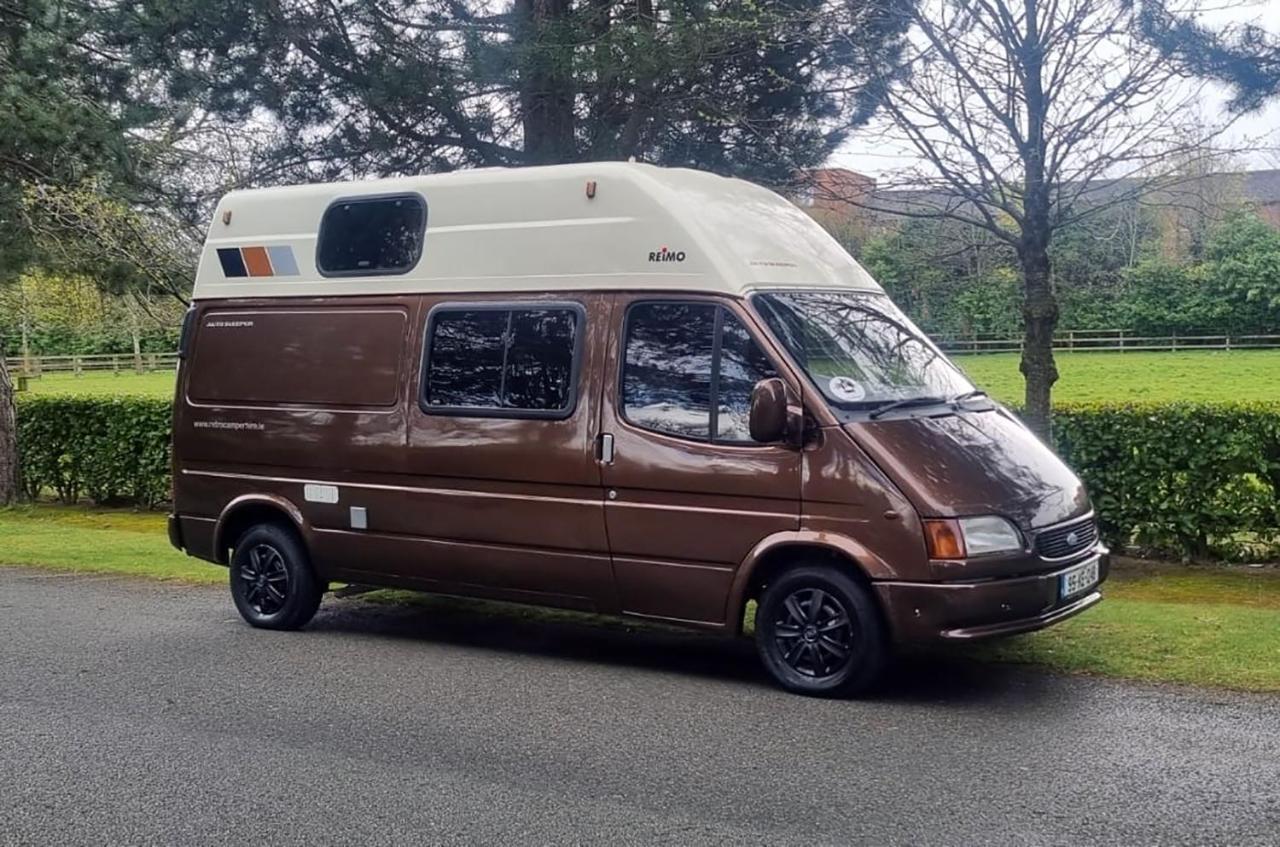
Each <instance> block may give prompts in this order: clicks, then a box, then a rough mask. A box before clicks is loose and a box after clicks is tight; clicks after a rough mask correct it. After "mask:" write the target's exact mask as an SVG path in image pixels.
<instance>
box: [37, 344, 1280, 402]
mask: <svg viewBox="0 0 1280 847" xmlns="http://www.w3.org/2000/svg"><path fill="white" fill-rule="evenodd" d="M956 362H957V363H958V364H959V365H960V367H962V368H964V369H965V371H967V372H968V373H969V376H970V377H972V378H973V380H974V381H975V382H976V383H977V384H978V385H980V386H981V387H982V388H984V389H986V390H987V391H989V392H991V393H992V394H993V395H994V396H996V397H998V398H999V399H1001V400H1004V401H1012V402H1019V401H1021V399H1022V374H1020V373H1019V372H1018V355H1017V354H1016V353H992V354H990V355H962V356H957V357H956ZM1058 369H1059V371H1061V373H1062V378H1061V379H1060V380H1059V381H1058V384H1057V385H1056V386H1055V387H1054V399H1056V400H1058V401H1060V402H1071V401H1095V400H1101V401H1124V400H1155V401H1166V400H1201V401H1215V400H1219V401H1225V400H1273V401H1274V400H1280V389H1278V388H1277V386H1280V350H1232V351H1230V352H1227V351H1220V350H1206V351H1194V350H1193V351H1189V352H1178V353H1154V352H1138V353H1060V354H1059V355H1058ZM30 386H31V388H30V391H31V393H32V394H33V395H39V394H141V395H146V396H150V397H164V398H170V397H172V396H173V373H172V372H169V371H162V372H158V373H148V374H142V375H138V374H134V373H120V374H111V373H105V374H103V373H88V374H84V375H83V376H74V375H72V374H51V375H48V376H44V377H41V378H40V379H33V380H31V383H30Z"/></svg>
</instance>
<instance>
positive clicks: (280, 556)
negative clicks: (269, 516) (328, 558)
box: [231, 523, 324, 629]
mask: <svg viewBox="0 0 1280 847" xmlns="http://www.w3.org/2000/svg"><path fill="white" fill-rule="evenodd" d="M323 593H324V589H323V587H322V585H321V584H320V583H319V582H318V581H317V580H316V577H315V574H314V573H313V572H312V570H311V563H310V561H309V559H308V558H307V551H306V548H305V547H304V546H303V544H302V541H301V539H299V538H298V535H297V533H296V532H294V531H293V529H292V528H286V527H284V526H282V525H279V524H274V523H263V524H258V525H256V526H253V527H250V528H249V529H248V530H247V531H246V532H245V533H244V534H243V535H241V536H240V539H239V540H238V541H237V542H236V545H235V548H234V551H233V552H232V556H231V598H232V599H233V600H234V601H235V604H236V609H237V610H238V611H239V612H240V616H241V617H243V618H244V619H245V620H246V621H248V622H249V623H250V624H252V625H253V626H256V627H261V628H263V629H298V628H299V627H301V626H304V625H306V623H307V621H309V620H311V618H312V617H313V616H314V615H315V613H316V610H317V609H318V608H320V597H321V595H322V594H323Z"/></svg>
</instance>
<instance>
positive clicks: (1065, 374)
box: [955, 350, 1280, 403]
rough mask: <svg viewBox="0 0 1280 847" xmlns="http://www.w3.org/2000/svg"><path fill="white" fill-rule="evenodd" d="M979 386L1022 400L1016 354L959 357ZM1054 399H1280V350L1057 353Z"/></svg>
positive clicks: (1061, 401)
mask: <svg viewBox="0 0 1280 847" xmlns="http://www.w3.org/2000/svg"><path fill="white" fill-rule="evenodd" d="M955 361H956V363H957V364H958V365H960V367H962V368H964V370H965V372H966V373H968V374H969V377H970V378H971V379H972V380H973V381H974V382H976V383H977V384H978V385H979V386H980V387H981V388H983V389H985V390H986V391H988V392H990V393H991V394H992V396H994V397H998V398H999V399H1001V400H1004V401H1006V402H1008V401H1013V402H1020V401H1021V400H1022V394H1023V383H1022V374H1021V373H1019V372H1018V354H1016V353H992V354H990V355H965V356H956V357H955ZM1057 361H1058V371H1059V373H1060V378H1059V379H1058V382H1057V384H1055V385H1054V387H1053V399H1054V401H1055V402H1059V403H1068V402H1091V401H1102V402H1117V401H1121V402H1122V401H1130V400H1132V401H1142V400H1150V401H1157V402H1166V401H1170V400H1193V401H1201V402H1215V401H1254V400H1261V401H1273V402H1274V401H1280V350H1231V351H1226V350H1198V351H1197V350H1193V351H1189V352H1177V353H1172V352H1170V353H1159V352H1137V353H1059V354H1058V355H1057Z"/></svg>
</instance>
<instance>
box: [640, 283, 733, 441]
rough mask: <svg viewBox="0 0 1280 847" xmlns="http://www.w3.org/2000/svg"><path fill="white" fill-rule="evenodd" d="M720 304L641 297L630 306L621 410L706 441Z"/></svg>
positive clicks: (643, 422) (653, 426) (646, 423)
mask: <svg viewBox="0 0 1280 847" xmlns="http://www.w3.org/2000/svg"><path fill="white" fill-rule="evenodd" d="M718 310H719V307H718V306H713V305H710V304H702V303H637V304H636V305H634V306H632V307H631V308H630V310H629V311H628V312H627V355H626V361H625V363H624V364H623V370H622V411H623V414H624V415H626V417H627V420H629V421H631V422H632V423H634V424H636V425H638V426H642V427H645V428H646V429H654V430H657V431H658V432H669V433H671V434H672V435H683V436H685V437H686V438H697V439H699V440H702V441H706V440H707V438H708V437H709V436H710V434H711V361H712V358H713V356H712V353H713V352H714V351H713V347H714V344H715V325H716V312H717V311H718Z"/></svg>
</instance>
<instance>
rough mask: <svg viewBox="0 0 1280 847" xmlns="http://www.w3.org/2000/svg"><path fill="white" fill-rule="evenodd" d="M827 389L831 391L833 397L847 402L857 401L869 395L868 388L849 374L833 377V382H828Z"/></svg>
mask: <svg viewBox="0 0 1280 847" xmlns="http://www.w3.org/2000/svg"><path fill="white" fill-rule="evenodd" d="M827 390H829V391H830V392H831V396H832V397H834V398H836V399H837V400H843V401H845V402H847V403H856V402H857V401H859V400H863V399H865V398H866V396H867V389H865V388H863V387H862V383H860V382H858V381H857V380H856V379H851V378H850V377H847V376H833V377H831V382H829V383H827Z"/></svg>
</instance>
